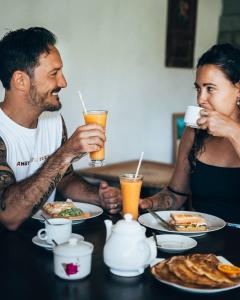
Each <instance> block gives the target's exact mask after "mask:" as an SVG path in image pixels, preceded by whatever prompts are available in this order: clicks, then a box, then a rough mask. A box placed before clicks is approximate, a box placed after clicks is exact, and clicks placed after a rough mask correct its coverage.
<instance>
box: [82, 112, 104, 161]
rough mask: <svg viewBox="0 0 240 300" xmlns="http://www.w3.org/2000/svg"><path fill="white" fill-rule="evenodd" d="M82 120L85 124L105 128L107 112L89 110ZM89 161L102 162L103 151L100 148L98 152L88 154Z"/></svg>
mask: <svg viewBox="0 0 240 300" xmlns="http://www.w3.org/2000/svg"><path fill="white" fill-rule="evenodd" d="M84 119H85V123H86V124H98V125H101V126H102V127H103V128H105V127H106V122H107V111H105V110H91V111H87V113H86V114H85V113H84ZM90 158H91V160H94V161H95V160H100V161H102V160H104V158H105V149H104V147H103V148H101V149H100V150H99V151H94V152H91V153H90Z"/></svg>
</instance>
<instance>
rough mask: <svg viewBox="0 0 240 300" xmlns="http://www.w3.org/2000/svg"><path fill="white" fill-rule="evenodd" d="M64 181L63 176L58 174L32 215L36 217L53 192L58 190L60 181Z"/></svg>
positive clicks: (35, 206)
mask: <svg viewBox="0 0 240 300" xmlns="http://www.w3.org/2000/svg"><path fill="white" fill-rule="evenodd" d="M61 179H62V175H61V174H57V175H56V176H55V177H54V178H53V180H52V181H51V182H50V184H49V186H48V189H47V191H46V192H45V193H43V195H42V197H41V198H40V200H39V201H38V203H36V204H35V205H34V207H33V209H32V215H34V214H35V213H36V212H37V211H38V210H39V209H40V207H42V205H43V204H44V202H46V201H47V199H48V197H49V196H50V195H51V193H52V192H53V190H54V189H55V188H56V186H57V184H58V183H59V182H60V180H61Z"/></svg>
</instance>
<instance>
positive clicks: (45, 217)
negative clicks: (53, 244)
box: [41, 215, 52, 225]
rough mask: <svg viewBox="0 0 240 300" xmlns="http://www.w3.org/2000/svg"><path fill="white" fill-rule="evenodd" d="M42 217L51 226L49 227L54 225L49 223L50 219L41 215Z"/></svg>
mask: <svg viewBox="0 0 240 300" xmlns="http://www.w3.org/2000/svg"><path fill="white" fill-rule="evenodd" d="M41 217H42V218H43V219H44V220H45V221H46V222H47V223H48V224H49V225H52V223H51V222H50V221H48V219H47V218H46V217H45V216H44V215H41Z"/></svg>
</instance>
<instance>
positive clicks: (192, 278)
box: [151, 254, 240, 294]
mask: <svg viewBox="0 0 240 300" xmlns="http://www.w3.org/2000/svg"><path fill="white" fill-rule="evenodd" d="M157 260H158V262H157V263H156V264H154V265H153V266H152V267H151V273H152V274H153V276H154V277H155V278H156V279H157V280H158V281H160V282H162V283H163V284H167V285H169V286H172V287H174V288H178V289H180V290H183V291H186V292H191V293H201V294H209V293H218V292H224V291H228V290H232V289H235V288H239V287H240V271H239V272H238V273H230V272H223V271H222V269H221V268H220V267H219V266H220V265H223V264H224V266H231V267H233V268H236V269H239V270H240V268H237V267H235V266H233V265H232V264H231V263H230V262H229V261H228V260H227V259H225V258H224V257H222V256H216V255H214V254H190V255H179V256H172V257H170V258H168V259H157ZM225 269H226V267H225Z"/></svg>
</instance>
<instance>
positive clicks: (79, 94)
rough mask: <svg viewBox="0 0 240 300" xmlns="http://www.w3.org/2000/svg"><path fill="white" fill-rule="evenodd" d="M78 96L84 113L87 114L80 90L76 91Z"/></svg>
mask: <svg viewBox="0 0 240 300" xmlns="http://www.w3.org/2000/svg"><path fill="white" fill-rule="evenodd" d="M78 96H79V98H80V100H81V102H82V106H83V111H84V114H85V115H86V114H87V109H86V106H85V103H84V101H83V97H82V94H81V92H80V91H78Z"/></svg>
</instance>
